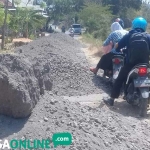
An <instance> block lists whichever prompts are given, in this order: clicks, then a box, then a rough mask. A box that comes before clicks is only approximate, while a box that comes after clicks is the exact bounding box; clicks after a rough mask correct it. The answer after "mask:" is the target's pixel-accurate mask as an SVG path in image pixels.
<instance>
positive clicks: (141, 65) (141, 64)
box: [132, 63, 150, 69]
mask: <svg viewBox="0 0 150 150" xmlns="http://www.w3.org/2000/svg"><path fill="white" fill-rule="evenodd" d="M145 66H146V67H147V68H149V67H150V65H149V64H147V63H139V64H137V65H135V66H134V67H133V68H132V69H135V68H137V67H138V68H139V67H145Z"/></svg>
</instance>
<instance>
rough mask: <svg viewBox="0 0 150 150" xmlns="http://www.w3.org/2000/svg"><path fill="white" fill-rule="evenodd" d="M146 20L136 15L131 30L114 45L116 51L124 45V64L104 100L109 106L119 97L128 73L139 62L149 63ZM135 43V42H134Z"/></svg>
mask: <svg viewBox="0 0 150 150" xmlns="http://www.w3.org/2000/svg"><path fill="white" fill-rule="evenodd" d="M146 28H147V21H146V20H145V19H144V18H142V17H137V18H135V19H134V20H133V21H132V30H131V31H129V33H128V34H126V35H125V36H124V37H123V38H122V39H121V40H120V41H119V42H118V43H117V44H116V46H115V50H116V51H117V52H119V51H120V49H121V48H123V47H125V46H126V48H127V49H126V51H125V53H126V60H127V61H126V64H125V65H124V66H123V67H122V69H121V71H120V73H119V75H118V78H117V79H116V82H115V83H114V86H113V89H112V91H111V96H110V98H109V99H106V100H104V102H105V103H106V104H108V105H110V106H113V105H114V99H115V98H118V97H119V94H120V89H121V87H122V84H123V82H125V81H126V79H127V76H128V73H129V72H130V71H131V69H132V68H133V67H134V66H135V65H137V64H139V63H147V64H148V63H149V50H150V34H148V33H146V32H145V31H146ZM135 43H136V44H135Z"/></svg>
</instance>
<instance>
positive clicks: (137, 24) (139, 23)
mask: <svg viewBox="0 0 150 150" xmlns="http://www.w3.org/2000/svg"><path fill="white" fill-rule="evenodd" d="M136 28H140V29H143V30H144V31H146V28H147V21H146V20H145V19H144V18H142V17H137V18H135V19H134V20H133V21H132V29H136Z"/></svg>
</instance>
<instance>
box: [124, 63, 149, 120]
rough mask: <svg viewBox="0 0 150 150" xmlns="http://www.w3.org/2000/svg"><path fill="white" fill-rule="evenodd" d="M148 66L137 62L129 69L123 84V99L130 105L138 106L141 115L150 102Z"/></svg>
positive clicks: (144, 112) (143, 114) (142, 115)
mask: <svg viewBox="0 0 150 150" xmlns="http://www.w3.org/2000/svg"><path fill="white" fill-rule="evenodd" d="M149 75H150V66H149V64H138V65H136V66H134V68H133V69H132V70H131V71H130V73H129V74H128V77H127V81H126V83H125V84H124V89H125V96H124V99H125V100H126V101H127V102H128V103H129V104H131V105H136V106H139V108H140V112H139V115H140V116H141V117H145V116H146V115H147V108H148V105H149V103H150V99H149V90H150V77H149Z"/></svg>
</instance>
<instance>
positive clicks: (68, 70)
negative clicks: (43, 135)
mask: <svg viewBox="0 0 150 150" xmlns="http://www.w3.org/2000/svg"><path fill="white" fill-rule="evenodd" d="M81 47H82V45H81V44H80V43H79V42H78V41H77V40H74V39H73V38H71V37H69V36H68V35H65V34H60V33H59V34H52V35H51V36H48V37H44V38H41V39H38V40H35V41H33V42H31V43H30V44H28V45H25V46H22V47H19V48H18V49H17V50H16V53H19V55H20V56H21V57H23V58H24V59H25V58H28V59H29V61H30V62H31V63H32V64H33V66H34V68H37V69H38V71H37V72H36V73H35V75H36V76H38V78H42V79H45V80H46V81H45V83H46V82H47V80H50V82H52V83H53V87H52V90H53V92H54V93H56V94H57V95H70V96H72V95H83V94H88V93H94V92H96V93H98V92H100V90H99V89H98V88H97V87H96V86H95V85H94V83H93V81H92V80H91V78H92V76H93V74H92V73H90V72H89V66H88V63H87V60H86V58H85V55H84V53H83V52H81V50H80V48H81ZM20 52H21V53H20ZM34 70H35V69H34ZM47 86H48V83H47ZM44 89H45V87H44ZM46 89H47V88H46ZM42 91H43V90H42ZM42 93H43V92H42Z"/></svg>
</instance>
